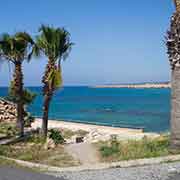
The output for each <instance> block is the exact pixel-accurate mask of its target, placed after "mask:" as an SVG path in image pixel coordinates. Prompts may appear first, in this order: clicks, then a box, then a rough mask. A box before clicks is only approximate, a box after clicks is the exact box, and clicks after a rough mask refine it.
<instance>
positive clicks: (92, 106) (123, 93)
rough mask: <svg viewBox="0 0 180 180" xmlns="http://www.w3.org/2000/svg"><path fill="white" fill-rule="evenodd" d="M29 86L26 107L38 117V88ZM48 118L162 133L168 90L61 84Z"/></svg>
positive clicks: (166, 120) (167, 114) (166, 117)
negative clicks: (30, 101) (31, 97)
mask: <svg viewBox="0 0 180 180" xmlns="http://www.w3.org/2000/svg"><path fill="white" fill-rule="evenodd" d="M29 89H30V90H31V91H33V92H35V93H37V95H38V96H37V97H36V99H35V101H34V103H33V104H32V105H30V107H29V108H28V110H29V111H30V112H31V113H32V114H33V115H34V116H36V117H42V102H43V99H42V95H41V87H31V88H29ZM6 94H7V88H0V96H6ZM49 119H56V120H65V121H72V122H82V123H91V124H98V125H106V126H113V127H129V128H144V130H145V131H146V132H164V131H168V130H169V120H170V89H126V88H125V89H116V88H102V89H101V88H89V87H64V88H62V89H60V90H58V91H57V92H56V93H55V95H54V97H53V100H52V103H51V107H50V113H49Z"/></svg>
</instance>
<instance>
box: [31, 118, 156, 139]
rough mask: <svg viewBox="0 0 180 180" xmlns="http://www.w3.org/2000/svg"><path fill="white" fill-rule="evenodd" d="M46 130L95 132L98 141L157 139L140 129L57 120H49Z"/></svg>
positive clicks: (34, 126)
mask: <svg viewBox="0 0 180 180" xmlns="http://www.w3.org/2000/svg"><path fill="white" fill-rule="evenodd" d="M41 121H42V119H40V118H36V120H35V121H34V122H33V123H32V128H33V129H36V128H40V127H41ZM48 128H49V129H51V128H62V129H69V130H71V131H78V130H85V131H88V132H89V133H90V134H91V133H92V132H97V133H99V134H100V136H102V138H101V137H100V136H99V137H98V138H99V139H103V138H105V137H106V138H107V139H108V137H110V136H111V135H116V136H117V137H118V138H119V139H122V140H125V139H141V138H143V137H144V136H146V137H149V138H154V137H158V136H159V134H157V133H146V132H143V130H142V129H131V128H118V127H109V126H99V125H92V124H83V123H73V122H65V121H57V120H49V121H48ZM106 138H105V139H106Z"/></svg>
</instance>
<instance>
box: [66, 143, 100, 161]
mask: <svg viewBox="0 0 180 180" xmlns="http://www.w3.org/2000/svg"><path fill="white" fill-rule="evenodd" d="M65 149H66V151H67V152H68V153H69V154H70V155H72V156H73V157H74V159H76V160H79V161H80V163H81V164H83V165H84V164H85V165H88V164H95V163H98V162H99V159H98V155H97V151H96V149H95V148H94V147H93V145H92V144H90V143H79V144H69V145H66V146H65Z"/></svg>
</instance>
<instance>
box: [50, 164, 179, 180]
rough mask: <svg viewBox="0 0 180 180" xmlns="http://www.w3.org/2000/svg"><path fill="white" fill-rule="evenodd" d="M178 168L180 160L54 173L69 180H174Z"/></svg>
mask: <svg viewBox="0 0 180 180" xmlns="http://www.w3.org/2000/svg"><path fill="white" fill-rule="evenodd" d="M178 170H180V162H175V163H165V164H159V165H150V166H142V167H130V168H113V169H105V170H95V171H82V172H63V173H55V174H53V175H54V176H56V177H64V178H65V179H68V180H174V179H173V177H175V176H177V175H176V174H177V171H178ZM175 180H176V178H175ZM177 180H178V179H177Z"/></svg>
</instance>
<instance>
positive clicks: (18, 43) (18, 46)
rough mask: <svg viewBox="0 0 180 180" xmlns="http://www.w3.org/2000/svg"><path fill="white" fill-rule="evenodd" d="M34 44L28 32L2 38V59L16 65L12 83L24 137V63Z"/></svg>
mask: <svg viewBox="0 0 180 180" xmlns="http://www.w3.org/2000/svg"><path fill="white" fill-rule="evenodd" d="M33 44H34V42H33V40H32V38H31V36H30V35H29V34H28V33H26V32H18V33H16V34H14V35H12V36H11V35H9V34H3V35H2V36H1V37H0V58H1V59H2V60H3V59H4V60H7V61H8V62H10V63H12V64H13V65H14V73H13V81H12V82H13V88H14V89H13V91H14V94H15V95H16V97H17V128H18V130H19V133H20V135H21V136H23V135H24V119H23V117H24V115H23V113H24V109H23V106H24V105H23V92H24V91H23V72H22V63H23V61H24V60H25V59H27V60H28V61H29V60H30V56H29V54H31V50H32V47H33Z"/></svg>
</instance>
